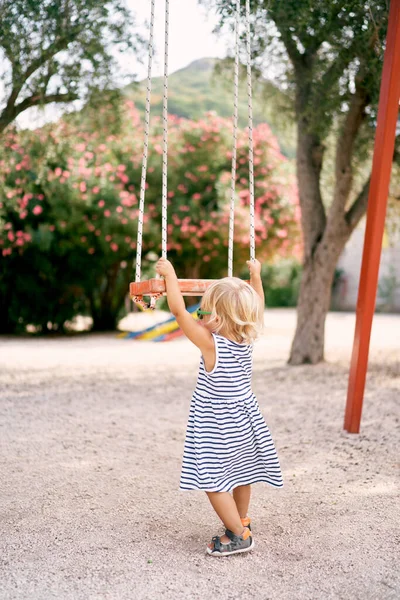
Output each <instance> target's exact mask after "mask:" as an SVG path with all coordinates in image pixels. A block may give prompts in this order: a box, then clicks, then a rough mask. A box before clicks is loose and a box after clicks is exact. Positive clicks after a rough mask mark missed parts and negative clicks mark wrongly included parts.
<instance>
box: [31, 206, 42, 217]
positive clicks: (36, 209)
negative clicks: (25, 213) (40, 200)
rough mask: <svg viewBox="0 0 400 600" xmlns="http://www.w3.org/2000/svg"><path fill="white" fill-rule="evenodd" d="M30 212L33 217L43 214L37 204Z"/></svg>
mask: <svg viewBox="0 0 400 600" xmlns="http://www.w3.org/2000/svg"><path fill="white" fill-rule="evenodd" d="M32 212H33V214H34V215H40V213H42V212H43V208H42V207H41V206H39V204H36V206H35V207H34V209H33V211H32Z"/></svg>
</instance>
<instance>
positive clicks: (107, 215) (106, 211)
mask: <svg viewBox="0 0 400 600" xmlns="http://www.w3.org/2000/svg"><path fill="white" fill-rule="evenodd" d="M104 216H105V217H107V218H108V217H111V212H110V211H109V210H105V211H104Z"/></svg>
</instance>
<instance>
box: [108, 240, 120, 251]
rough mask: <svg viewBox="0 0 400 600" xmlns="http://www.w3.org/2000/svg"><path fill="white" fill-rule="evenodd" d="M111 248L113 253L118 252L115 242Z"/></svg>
mask: <svg viewBox="0 0 400 600" xmlns="http://www.w3.org/2000/svg"><path fill="white" fill-rule="evenodd" d="M110 248H111V250H112V251H113V252H117V251H118V245H117V244H116V243H115V242H113V243H112V244H110Z"/></svg>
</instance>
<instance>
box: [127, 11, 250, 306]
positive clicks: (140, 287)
mask: <svg viewBox="0 0 400 600" xmlns="http://www.w3.org/2000/svg"><path fill="white" fill-rule="evenodd" d="M154 6H155V0H152V1H151V18H150V31H149V62H148V75H147V92H146V107H145V127H144V145H143V162H142V173H141V182H140V201H139V219H138V233H137V257H136V272H135V282H132V283H131V284H130V286H129V294H130V297H131V299H132V300H133V302H135V304H138V305H139V306H142V307H143V308H151V309H154V308H155V304H156V301H157V299H158V298H160V297H161V296H162V295H166V286H165V281H164V279H162V278H160V277H159V276H157V277H156V278H154V279H148V280H146V281H141V280H140V279H141V262H142V236H143V215H144V199H145V187H146V173H147V156H148V141H149V128H150V99H151V68H152V58H153V31H154ZM239 23H240V0H236V19H235V71H234V114H233V148H232V171H231V201H230V213H229V244H228V277H232V273H233V234H234V216H235V183H236V155H237V129H238V96H239ZM168 29H169V0H165V48H164V93H163V168H162V244H161V248H162V251H161V255H162V257H163V258H167V174H168V122H167V119H168ZM246 54H247V95H248V138H249V191H250V260H254V259H255V226H254V166H253V154H254V153H253V108H252V85H251V53H250V2H249V0H246ZM215 281H216V280H215V279H178V283H179V288H180V290H181V293H182V295H183V296H202V295H203V294H204V292H205V291H206V290H207V288H208V287H209V286H210V285H211V284H212V283H214V282H215ZM144 296H147V297H150V302H149V303H147V302H145V301H144V299H143V297H144Z"/></svg>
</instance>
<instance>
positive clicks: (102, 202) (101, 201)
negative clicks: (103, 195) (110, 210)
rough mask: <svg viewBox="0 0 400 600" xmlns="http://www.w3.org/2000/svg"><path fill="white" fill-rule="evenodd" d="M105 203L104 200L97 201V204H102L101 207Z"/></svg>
mask: <svg viewBox="0 0 400 600" xmlns="http://www.w3.org/2000/svg"><path fill="white" fill-rule="evenodd" d="M104 205H105V202H104V200H99V201H98V203H97V206H100V208H103V206H104Z"/></svg>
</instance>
